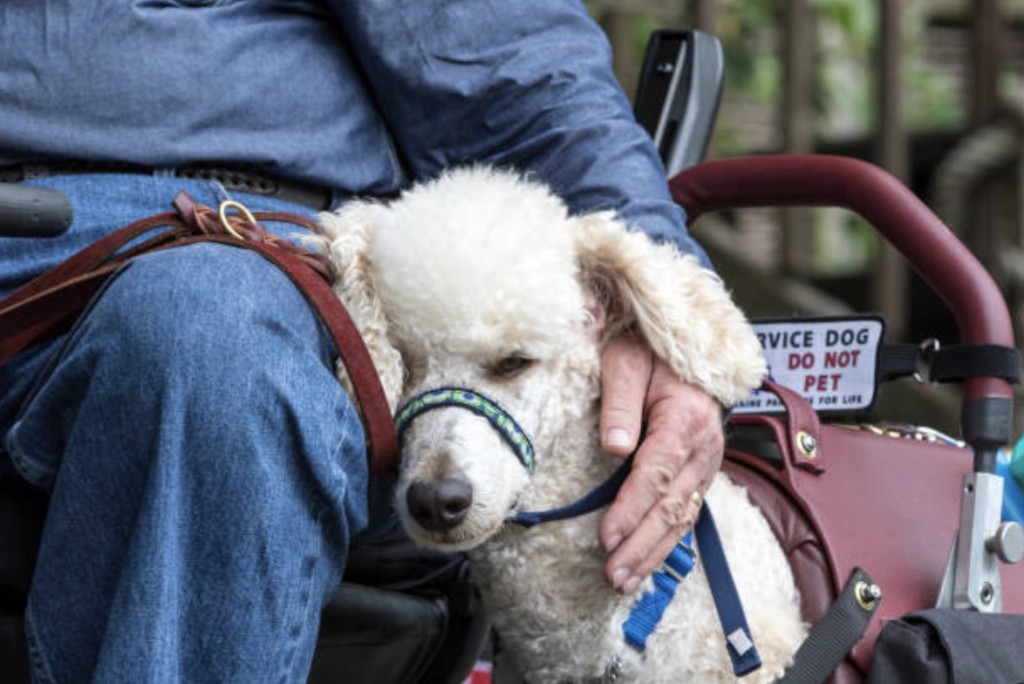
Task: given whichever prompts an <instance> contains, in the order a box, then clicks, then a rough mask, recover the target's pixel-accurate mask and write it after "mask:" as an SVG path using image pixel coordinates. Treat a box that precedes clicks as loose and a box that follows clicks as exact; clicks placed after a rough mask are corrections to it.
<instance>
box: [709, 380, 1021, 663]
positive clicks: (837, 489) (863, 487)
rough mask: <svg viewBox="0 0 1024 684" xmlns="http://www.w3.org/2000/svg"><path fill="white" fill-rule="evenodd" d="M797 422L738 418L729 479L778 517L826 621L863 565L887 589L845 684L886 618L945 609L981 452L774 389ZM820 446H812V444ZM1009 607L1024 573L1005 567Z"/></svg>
mask: <svg viewBox="0 0 1024 684" xmlns="http://www.w3.org/2000/svg"><path fill="white" fill-rule="evenodd" d="M768 389H770V390H771V391H773V392H775V393H776V395H777V396H778V397H779V398H780V399H781V400H782V402H783V404H784V405H785V406H786V413H785V415H780V416H765V415H747V416H735V417H734V418H732V419H731V421H730V423H731V424H732V430H733V445H732V446H731V447H730V448H728V449H727V451H726V463H725V466H724V469H725V471H726V472H727V473H728V474H729V475H730V477H732V478H733V479H734V480H735V481H736V482H738V483H739V484H741V485H743V486H745V487H747V490H748V492H749V494H750V497H751V499H752V500H753V501H754V503H755V504H756V505H757V506H758V507H759V508H761V510H762V511H763V512H764V514H765V516H766V517H767V518H768V522H769V525H770V526H771V527H772V529H773V531H774V532H775V534H776V536H777V537H778V538H779V540H780V541H781V542H782V544H783V549H784V551H785V552H786V555H787V557H788V558H789V561H790V565H791V567H792V568H793V572H794V575H795V577H796V580H797V585H798V586H799V587H800V590H801V597H802V606H801V608H802V612H803V617H804V619H805V620H806V621H807V622H808V623H809V624H816V623H817V622H818V621H819V620H820V619H821V618H822V616H823V615H824V614H825V611H827V610H828V608H829V606H830V605H831V604H832V602H833V601H834V600H835V598H836V596H838V594H839V592H840V590H841V589H842V587H843V585H844V584H845V582H846V580H847V579H848V578H849V576H850V574H851V573H852V571H853V569H854V568H858V567H859V568H862V569H863V570H865V571H866V572H867V573H868V575H870V576H871V578H872V580H873V581H874V582H875V583H876V584H877V585H878V586H879V587H880V588H881V590H882V600H881V602H880V603H879V606H878V609H877V610H876V612H875V615H874V617H873V618H872V620H871V622H870V624H869V626H868V629H867V630H866V632H865V635H864V637H863V638H862V639H861V641H860V642H858V643H857V645H856V646H855V647H854V649H853V652H852V654H851V657H850V658H849V659H848V662H847V664H845V665H844V667H843V668H841V669H840V671H839V672H838V673H837V675H836V678H835V679H834V681H836V682H847V681H850V682H856V681H860V678H861V677H862V676H863V675H864V674H865V673H866V672H867V668H868V666H869V665H870V662H871V653H872V649H873V646H874V642H875V639H876V638H877V636H878V633H879V631H881V628H882V624H883V623H884V622H885V621H886V620H890V619H893V618H897V617H899V616H901V615H903V614H905V613H909V612H912V611H916V610H921V609H925V608H931V607H934V606H935V603H936V599H937V598H938V596H939V589H940V587H941V585H942V579H943V574H944V572H945V569H946V562H947V560H948V558H949V553H950V550H951V548H952V542H953V537H954V535H955V533H956V530H957V526H958V522H959V513H960V497H961V487H962V479H963V475H964V473H965V472H968V471H969V470H970V469H971V467H972V462H973V455H972V453H971V451H970V450H969V449H966V448H958V447H954V446H948V445H945V444H940V443H934V442H926V441H919V440H916V439H910V438H906V437H900V436H897V435H894V434H888V433H876V432H872V431H869V430H865V429H860V428H857V427H855V426H845V425H829V424H823V423H821V422H820V421H819V419H818V417H817V415H816V414H815V413H814V411H813V410H812V409H811V407H810V406H808V404H807V402H806V401H805V400H804V399H803V398H802V397H801V396H799V395H797V394H796V393H794V392H792V391H791V390H788V389H786V388H784V387H780V386H777V385H770V386H768ZM809 445H810V446H813V449H808V448H807V447H808V446H809ZM1000 571H1001V576H1002V586H1003V610H1004V612H1009V613H1020V614H1024V564H1017V565H1001V566H1000Z"/></svg>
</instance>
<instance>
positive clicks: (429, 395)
mask: <svg viewBox="0 0 1024 684" xmlns="http://www.w3.org/2000/svg"><path fill="white" fill-rule="evenodd" d="M448 406H457V407H460V408H464V409H469V410H470V411H472V412H473V413H475V414H477V415H478V416H482V417H484V418H486V419H487V421H488V422H489V423H490V424H491V425H492V426H493V427H494V429H495V430H497V431H498V434H500V435H501V437H502V439H504V440H505V443H506V444H508V445H509V447H511V449H512V452H513V453H514V454H515V455H516V458H518V459H519V462H520V463H522V464H523V467H524V468H526V472H528V473H530V474H532V473H533V460H534V455H533V445H532V444H531V443H530V438H529V437H527V436H526V432H524V431H523V429H522V428H521V427H519V424H518V423H517V422H516V421H515V419H513V418H512V416H510V415H509V414H508V413H507V412H506V411H505V410H504V409H503V408H501V407H500V406H498V404H496V403H495V402H493V401H491V400H490V399H488V398H487V397H485V396H483V395H481V394H478V393H476V392H474V391H473V390H469V389H465V388H462V387H442V388H439V389H434V390H429V391H427V392H424V393H422V394H418V395H416V396H415V397H413V398H412V399H410V400H409V401H408V402H407V403H406V404H405V406H403V407H402V408H401V409H400V410H399V411H398V415H396V416H395V428H396V430H397V431H398V438H399V439H401V438H402V433H403V432H404V431H405V429H406V428H407V427H409V423H411V422H412V420H413V419H414V418H416V417H417V416H419V415H420V414H423V413H426V412H427V411H430V410H432V409H438V408H445V407H448Z"/></svg>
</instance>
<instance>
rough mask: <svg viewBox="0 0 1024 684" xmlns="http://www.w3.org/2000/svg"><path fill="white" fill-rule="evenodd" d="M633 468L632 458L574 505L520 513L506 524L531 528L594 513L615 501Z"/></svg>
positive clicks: (573, 503)
mask: <svg viewBox="0 0 1024 684" xmlns="http://www.w3.org/2000/svg"><path fill="white" fill-rule="evenodd" d="M632 466H633V457H632V456H630V457H629V458H627V459H626V460H624V461H623V462H622V465H620V466H619V467H618V469H616V471H615V472H614V473H612V474H611V476H610V477H609V478H608V479H607V480H605V481H604V482H602V483H601V484H600V485H598V486H597V488H596V489H592V490H591V491H590V492H588V493H587V494H585V495H583V496H581V497H580V498H579V499H576V500H575V501H573V502H572V503H569V504H566V505H564V506H559V507H558V508H549V509H547V510H546V511H520V512H518V513H516V514H515V515H514V516H512V517H511V518H509V519H508V520H506V521H505V522H509V523H512V524H513V525H520V526H522V527H526V528H530V527H533V526H534V525H539V524H540V523H546V522H552V521H554V520H566V519H568V518H575V517H576V516H580V515H585V514H587V513H592V512H593V511H596V510H597V509H599V508H604V507H605V506H607V505H608V504H610V503H611V502H612V501H614V500H615V495H616V494H617V493H618V491H619V488H620V487H621V486H622V483H623V482H624V481H625V479H626V476H627V475H629V469H630V468H631V467H632Z"/></svg>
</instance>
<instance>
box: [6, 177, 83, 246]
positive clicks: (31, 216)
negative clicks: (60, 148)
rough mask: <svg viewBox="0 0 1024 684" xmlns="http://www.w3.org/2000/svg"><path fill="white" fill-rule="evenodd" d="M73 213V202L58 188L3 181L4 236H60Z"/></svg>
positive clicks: (66, 227) (69, 223) (69, 222)
mask: <svg viewBox="0 0 1024 684" xmlns="http://www.w3.org/2000/svg"><path fill="white" fill-rule="evenodd" d="M71 215H72V211H71V203H70V202H69V201H68V198H67V197H65V196H64V195H63V194H61V193H59V192H57V191H56V190H51V189H49V188H40V187H35V186H31V185H16V184H13V183H0V237H56V236H58V235H61V234H62V233H63V232H64V231H66V230H67V229H68V226H70V225H71Z"/></svg>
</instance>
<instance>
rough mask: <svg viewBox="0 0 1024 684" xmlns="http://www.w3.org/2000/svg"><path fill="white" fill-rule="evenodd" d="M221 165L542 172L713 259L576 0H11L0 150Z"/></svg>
mask: <svg viewBox="0 0 1024 684" xmlns="http://www.w3.org/2000/svg"><path fill="white" fill-rule="evenodd" d="M47 158H61V159H87V160H103V161H120V162H131V163H136V164H144V165H148V166H154V167H174V166H177V165H182V164H195V163H201V162H216V163H221V164H253V165H256V166H258V167H260V168H262V169H264V170H266V171H268V172H271V173H274V174H277V175H281V176H285V177H290V178H293V179H296V180H302V181H309V182H313V183H317V184H321V185H327V186H330V187H333V188H335V189H336V190H337V193H338V195H339V197H343V196H346V195H351V194H368V193H370V194H378V193H380V194H383V193H389V192H393V191H395V190H397V189H399V188H401V187H402V186H404V185H406V184H407V183H408V182H409V181H410V180H414V179H418V178H423V177H429V176H432V175H434V174H436V172H437V171H438V170H439V169H441V168H442V167H444V166H446V165H452V164H460V163H467V162H472V161H482V162H488V163H493V164H498V165H511V166H515V167H517V168H520V169H523V170H526V171H529V172H532V173H534V174H536V175H537V176H538V177H539V178H541V179H543V180H545V181H547V182H548V183H550V184H551V185H552V186H553V187H554V188H555V190H556V191H557V192H559V193H560V194H561V195H563V196H564V197H565V198H566V199H567V201H568V202H569V204H570V206H571V207H572V209H573V210H574V211H577V212H584V211H590V210H595V209H616V210H618V211H619V212H620V213H621V214H622V215H623V216H624V217H625V218H626V219H627V220H628V221H629V222H630V223H631V224H633V225H635V226H637V227H639V228H642V229H643V230H645V231H647V232H648V233H650V234H651V235H653V236H654V237H656V238H657V239H669V240H673V241H675V242H676V243H677V244H679V246H680V247H681V248H682V249H683V250H684V251H688V252H693V253H696V254H698V255H700V256H701V257H702V258H704V257H703V252H702V251H701V250H700V248H699V247H698V246H697V245H696V244H695V243H694V242H693V241H692V240H691V239H690V238H689V237H688V236H687V234H686V232H685V227H684V216H683V212H682V210H681V209H680V208H679V207H677V206H676V205H674V204H673V203H672V202H671V200H670V199H669V196H668V193H667V188H666V183H665V175H664V173H665V172H664V169H663V167H662V165H661V163H660V162H659V160H658V158H657V154H656V151H655V149H654V147H653V145H652V144H651V143H650V141H649V140H648V139H647V136H646V134H645V132H644V131H643V130H642V129H641V128H640V127H639V126H638V125H637V124H636V123H635V121H634V119H633V115H632V111H631V107H630V105H629V102H628V101H627V99H626V97H625V95H624V94H623V93H622V91H621V89H620V88H619V86H618V84H617V83H616V81H615V79H614V77H613V74H612V71H611V67H610V50H609V46H608V44H607V41H606V40H605V38H604V35H603V33H602V32H601V30H600V28H599V27H598V26H596V25H595V23H594V22H593V21H592V20H591V19H590V17H589V15H588V14H587V12H586V10H585V8H584V7H583V6H582V4H580V3H579V2H577V1H576V0H415V1H414V0H405V1H402V0H330V1H328V0H75V1H74V2H72V1H70V0H32V1H28V0H25V1H22V2H3V3H0V165H4V164H11V163H17V162H22V161H27V160H39V159H47Z"/></svg>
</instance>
